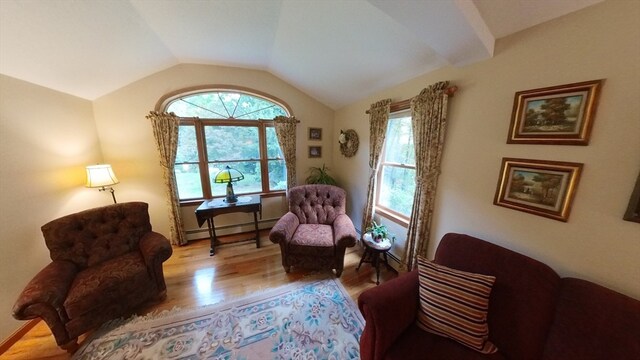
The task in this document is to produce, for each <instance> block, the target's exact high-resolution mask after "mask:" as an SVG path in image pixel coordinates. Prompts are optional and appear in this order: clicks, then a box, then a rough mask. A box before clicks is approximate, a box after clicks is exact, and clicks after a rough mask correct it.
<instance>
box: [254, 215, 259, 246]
mask: <svg viewBox="0 0 640 360" xmlns="http://www.w3.org/2000/svg"><path fill="white" fill-rule="evenodd" d="M253 224H254V225H255V227H256V248H258V249H259V248H260V230H258V214H257V213H256V212H255V211H254V212H253Z"/></svg>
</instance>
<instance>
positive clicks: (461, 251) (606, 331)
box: [358, 234, 640, 360]
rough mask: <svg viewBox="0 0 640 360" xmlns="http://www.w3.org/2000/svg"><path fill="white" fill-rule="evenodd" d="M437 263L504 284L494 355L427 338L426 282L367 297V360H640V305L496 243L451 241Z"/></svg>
mask: <svg viewBox="0 0 640 360" xmlns="http://www.w3.org/2000/svg"><path fill="white" fill-rule="evenodd" d="M434 262H435V263H438V264H441V265H445V266H448V267H451V268H454V269H458V270H463V271H468V272H474V273H480V274H486V275H493V276H495V277H496V281H495V284H494V286H493V289H492V292H491V297H490V301H489V313H488V323H489V339H490V341H491V342H493V343H494V344H495V345H496V346H497V347H498V352H497V353H495V354H491V355H485V354H481V353H478V352H476V351H474V350H472V349H469V348H467V347H465V346H463V345H460V344H459V343H457V342H455V341H453V340H450V339H447V338H444V337H440V336H437V335H434V334H431V333H428V332H426V331H423V330H421V329H420V328H418V327H417V326H416V324H415V322H416V313H417V311H418V306H419V304H418V301H419V300H418V274H417V272H416V271H412V272H409V273H406V274H403V275H401V276H399V277H398V278H396V279H393V280H391V281H388V282H386V283H384V284H382V285H380V286H378V287H375V288H372V289H369V290H367V291H365V292H363V293H362V294H361V295H360V297H359V298H358V306H359V307H360V311H361V312H362V314H363V316H364V318H365V321H366V326H365V328H364V331H363V333H362V337H361V339H360V354H361V356H362V359H364V360H368V359H376V360H378V359H401V360H410V359H456V360H458V359H516V360H527V359H545V360H546V359H548V360H561V359H562V360H573V359H579V360H588V359H594V360H595V359H607V360H609V359H611V360H613V359H616V360H617V359H640V301H638V300H636V299H633V298H630V297H628V296H625V295H622V294H620V293H617V292H615V291H612V290H610V289H607V288H605V287H602V286H600V285H597V284H594V283H592V282H589V281H585V280H580V279H575V278H561V277H560V276H558V274H556V272H555V271H553V270H552V269H551V268H550V267H548V266H547V265H545V264H543V263H541V262H539V261H536V260H534V259H531V258H529V257H526V256H524V255H522V254H518V253H516V252H513V251H511V250H508V249H505V248H503V247H500V246H497V245H494V244H491V243H489V242H486V241H483V240H480V239H477V238H474V237H471V236H468V235H462V234H447V235H445V236H444V237H443V239H442V241H441V242H440V245H439V246H438V249H437V251H436V255H435V259H434Z"/></svg>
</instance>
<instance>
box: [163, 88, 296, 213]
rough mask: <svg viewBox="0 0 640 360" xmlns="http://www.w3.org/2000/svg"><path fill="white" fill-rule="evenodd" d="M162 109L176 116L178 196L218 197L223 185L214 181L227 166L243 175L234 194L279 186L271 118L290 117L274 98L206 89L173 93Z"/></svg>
mask: <svg viewBox="0 0 640 360" xmlns="http://www.w3.org/2000/svg"><path fill="white" fill-rule="evenodd" d="M165 104H166V106H165V111H166V112H173V113H175V114H176V115H177V116H178V117H179V118H180V133H179V139H178V153H177V156H176V163H175V165H176V166H175V174H176V180H177V183H178V194H179V196H180V200H181V201H189V200H201V199H209V198H212V197H214V196H223V195H225V191H226V184H216V183H213V179H214V177H215V175H216V174H217V173H218V171H220V170H222V169H224V168H225V167H226V166H230V167H232V168H235V169H236V170H239V171H240V172H242V174H243V175H244V179H243V180H241V181H239V182H236V183H234V184H233V187H234V190H235V193H236V194H238V195H240V194H251V193H269V192H277V191H283V190H285V189H286V186H287V173H286V167H285V163H284V158H283V156H282V151H281V150H280V145H279V144H278V139H277V137H276V132H275V128H274V127H273V118H274V117H276V116H289V115H290V114H289V111H288V110H287V108H286V106H285V105H282V104H281V103H279V102H278V101H277V100H275V99H270V98H267V97H266V96H264V95H259V94H255V93H250V92H247V91H244V90H234V89H213V90H212V89H209V90H200V91H198V92H190V93H186V94H181V95H178V96H176V97H172V98H171V99H169V100H168V101H166V102H165Z"/></svg>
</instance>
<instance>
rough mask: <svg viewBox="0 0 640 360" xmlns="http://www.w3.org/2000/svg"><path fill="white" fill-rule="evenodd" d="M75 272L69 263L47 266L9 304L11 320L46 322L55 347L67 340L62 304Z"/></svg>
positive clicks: (61, 262) (65, 318)
mask: <svg viewBox="0 0 640 360" xmlns="http://www.w3.org/2000/svg"><path fill="white" fill-rule="evenodd" d="M77 273H78V268H77V267H76V265H75V264H74V263H72V262H69V261H61V260H57V261H53V262H51V263H49V265H47V266H45V268H44V269H42V270H40V272H39V273H38V274H36V276H34V277H33V279H31V281H29V283H28V284H27V286H26V287H25V288H24V290H22V293H20V296H18V300H17V301H16V303H15V305H13V311H12V312H13V317H14V318H16V319H18V320H29V319H35V318H37V317H39V318H41V319H43V320H44V321H45V322H46V323H47V325H48V326H49V328H50V329H51V332H52V333H53V335H54V337H55V339H56V342H57V343H58V345H62V344H64V343H66V342H67V341H69V336H68V334H67V331H66V329H65V326H64V324H65V323H66V322H67V321H68V317H67V312H66V311H65V310H64V305H63V304H64V300H65V299H66V297H67V293H68V292H69V288H70V287H71V284H72V283H73V280H74V279H75V277H76V274H77Z"/></svg>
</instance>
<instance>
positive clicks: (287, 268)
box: [283, 266, 291, 273]
mask: <svg viewBox="0 0 640 360" xmlns="http://www.w3.org/2000/svg"><path fill="white" fill-rule="evenodd" d="M283 268H284V272H286V273H288V272H291V266H283Z"/></svg>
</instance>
